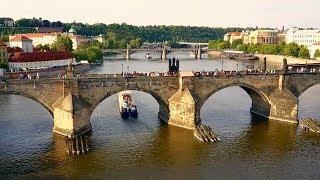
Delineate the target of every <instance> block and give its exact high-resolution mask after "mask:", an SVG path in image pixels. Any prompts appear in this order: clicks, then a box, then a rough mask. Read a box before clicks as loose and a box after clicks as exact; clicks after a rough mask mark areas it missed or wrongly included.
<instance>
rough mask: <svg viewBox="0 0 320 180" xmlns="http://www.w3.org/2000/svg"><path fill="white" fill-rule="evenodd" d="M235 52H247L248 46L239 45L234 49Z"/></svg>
mask: <svg viewBox="0 0 320 180" xmlns="http://www.w3.org/2000/svg"><path fill="white" fill-rule="evenodd" d="M236 50H237V51H248V45H247V44H240V45H238V46H237V48H236Z"/></svg>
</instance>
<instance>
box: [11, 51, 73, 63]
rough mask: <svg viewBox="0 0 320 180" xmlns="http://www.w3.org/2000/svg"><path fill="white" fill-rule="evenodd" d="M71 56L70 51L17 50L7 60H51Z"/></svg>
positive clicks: (69, 57)
mask: <svg viewBox="0 0 320 180" xmlns="http://www.w3.org/2000/svg"><path fill="white" fill-rule="evenodd" d="M71 58H73V56H72V54H71V53H68V52H62V51H55V52H29V53H25V52H18V53H14V54H12V56H11V57H10V58H9V62H21V63H23V62H38V61H53V60H63V59H71Z"/></svg>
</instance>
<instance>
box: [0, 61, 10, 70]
mask: <svg viewBox="0 0 320 180" xmlns="http://www.w3.org/2000/svg"><path fill="white" fill-rule="evenodd" d="M0 68H1V69H9V64H8V63H5V62H0Z"/></svg>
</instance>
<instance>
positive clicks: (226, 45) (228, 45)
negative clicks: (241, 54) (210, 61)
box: [219, 41, 231, 49]
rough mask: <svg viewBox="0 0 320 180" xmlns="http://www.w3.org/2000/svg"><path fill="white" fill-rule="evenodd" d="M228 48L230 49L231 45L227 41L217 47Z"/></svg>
mask: <svg viewBox="0 0 320 180" xmlns="http://www.w3.org/2000/svg"><path fill="white" fill-rule="evenodd" d="M230 47H231V44H230V42H229V41H224V42H222V43H220V45H219V49H229V48H230Z"/></svg>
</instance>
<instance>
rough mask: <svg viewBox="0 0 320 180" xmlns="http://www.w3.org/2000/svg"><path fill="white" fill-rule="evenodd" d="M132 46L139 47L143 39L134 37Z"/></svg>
mask: <svg viewBox="0 0 320 180" xmlns="http://www.w3.org/2000/svg"><path fill="white" fill-rule="evenodd" d="M130 45H131V48H138V47H140V46H141V45H142V41H141V39H140V38H136V39H132V40H131V41H130Z"/></svg>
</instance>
